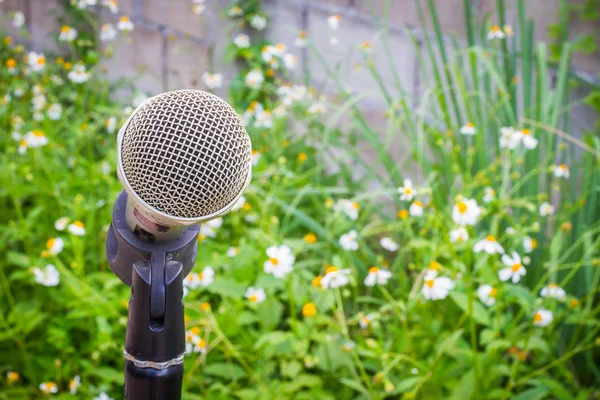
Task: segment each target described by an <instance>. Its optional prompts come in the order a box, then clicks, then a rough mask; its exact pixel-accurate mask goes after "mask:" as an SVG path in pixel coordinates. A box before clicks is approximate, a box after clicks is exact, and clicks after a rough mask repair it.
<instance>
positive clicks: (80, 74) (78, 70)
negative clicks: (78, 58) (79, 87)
mask: <svg viewBox="0 0 600 400" xmlns="http://www.w3.org/2000/svg"><path fill="white" fill-rule="evenodd" d="M67 76H68V77H69V79H70V80H72V81H73V82H75V83H83V82H85V81H87V80H88V79H90V73H89V72H86V70H85V65H83V64H75V65H74V66H73V69H72V70H71V71H70V72H69V74H68V75H67Z"/></svg>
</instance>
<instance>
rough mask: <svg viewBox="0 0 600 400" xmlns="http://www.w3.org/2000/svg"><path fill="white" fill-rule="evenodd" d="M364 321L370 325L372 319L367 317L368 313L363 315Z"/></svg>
mask: <svg viewBox="0 0 600 400" xmlns="http://www.w3.org/2000/svg"><path fill="white" fill-rule="evenodd" d="M362 321H363V322H364V323H365V324H366V325H369V324H370V323H371V320H370V319H369V317H367V316H366V315H365V316H364V317H362Z"/></svg>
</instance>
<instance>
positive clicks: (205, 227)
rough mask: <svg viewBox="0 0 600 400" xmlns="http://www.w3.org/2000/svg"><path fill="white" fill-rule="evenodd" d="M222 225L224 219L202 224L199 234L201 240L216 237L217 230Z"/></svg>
mask: <svg viewBox="0 0 600 400" xmlns="http://www.w3.org/2000/svg"><path fill="white" fill-rule="evenodd" d="M221 225H223V218H215V219H211V220H210V221H208V222H205V223H203V224H201V225H200V233H199V236H200V238H201V239H203V238H206V237H210V238H214V237H216V236H217V229H218V228H220V227H221Z"/></svg>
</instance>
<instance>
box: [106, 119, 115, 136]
mask: <svg viewBox="0 0 600 400" xmlns="http://www.w3.org/2000/svg"><path fill="white" fill-rule="evenodd" d="M105 124H106V130H107V131H108V133H114V131H115V128H116V127H117V117H115V116H112V117H109V118H108V119H107V120H106V121H105Z"/></svg>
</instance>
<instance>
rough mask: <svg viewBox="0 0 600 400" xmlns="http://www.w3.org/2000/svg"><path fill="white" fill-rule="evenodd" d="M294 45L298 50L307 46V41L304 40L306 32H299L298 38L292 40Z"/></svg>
mask: <svg viewBox="0 0 600 400" xmlns="http://www.w3.org/2000/svg"><path fill="white" fill-rule="evenodd" d="M294 45H295V46H296V47H300V48H303V47H306V46H308V39H307V38H306V32H304V31H301V32H300V33H299V34H298V37H296V39H295V40H294Z"/></svg>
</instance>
